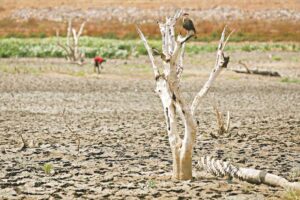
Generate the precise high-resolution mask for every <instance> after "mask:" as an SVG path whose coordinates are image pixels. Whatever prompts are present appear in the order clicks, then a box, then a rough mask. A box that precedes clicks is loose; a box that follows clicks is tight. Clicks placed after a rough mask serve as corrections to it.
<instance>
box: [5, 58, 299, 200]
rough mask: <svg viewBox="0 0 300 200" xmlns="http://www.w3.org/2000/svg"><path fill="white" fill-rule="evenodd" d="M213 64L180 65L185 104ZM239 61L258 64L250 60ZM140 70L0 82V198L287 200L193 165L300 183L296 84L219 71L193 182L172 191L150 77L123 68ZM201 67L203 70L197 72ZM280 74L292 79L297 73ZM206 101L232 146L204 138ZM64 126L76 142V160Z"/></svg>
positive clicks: (212, 123) (210, 129) (212, 126)
mask: <svg viewBox="0 0 300 200" xmlns="http://www.w3.org/2000/svg"><path fill="white" fill-rule="evenodd" d="M260 55H261V57H263V55H262V54H260ZM213 56H214V55H213V54H208V55H204V56H203V57H201V58H199V57H197V59H199V62H197V64H195V63H194V62H195V61H194V60H193V59H191V60H188V61H187V69H186V74H187V75H186V76H185V77H184V83H183V85H182V86H183V88H182V90H183V91H185V92H184V95H185V96H186V98H187V99H188V100H191V98H192V96H193V95H194V94H195V93H196V92H197V90H198V89H199V87H200V86H201V85H202V84H203V82H204V81H205V79H206V77H207V75H208V73H209V70H210V67H209V66H210V65H211V63H212V62H213V59H211V58H213ZM288 56H294V55H293V54H292V55H288ZM240 57H241V58H243V57H244V58H245V59H248V60H253V61H252V63H253V62H255V63H256V64H257V65H259V64H260V63H258V62H257V60H259V59H260V58H261V57H259V56H257V55H252V54H244V55H240ZM265 57H267V56H266V55H265ZM283 57H285V58H286V56H283ZM252 58H253V59H252ZM208 59H210V60H211V61H209V62H208V61H206V60H208ZM265 59H267V58H265ZM63 62H64V61H63V60H53V61H51V62H49V60H39V59H33V60H30V61H28V59H20V60H12V59H9V60H1V63H2V65H8V66H21V65H25V67H26V65H28V66H33V65H36V66H40V67H41V66H42V67H43V66H48V65H53V66H56V67H57V66H60V67H61V68H63V67H64V65H63V64H62V63H63ZM137 62H138V63H144V64H145V65H146V64H147V63H148V62H147V60H146V59H145V58H141V59H138V60H137V59H132V60H128V61H122V60H120V61H118V60H116V61H111V62H110V63H109V64H108V65H111V66H110V68H109V66H106V67H107V68H105V70H104V73H103V74H101V75H99V76H96V75H87V76H84V77H78V76H77V77H76V76H70V75H59V74H56V73H41V74H36V75H32V74H30V73H25V74H24V73H21V74H10V73H1V74H0V150H1V151H0V168H1V169H0V199H5V198H7V199H49V198H50V199H51V198H52V199H59V198H82V199H95V198H99V199H104V198H110V199H124V198H126V199H141V198H146V199H153V198H160V199H280V198H281V197H282V195H284V192H285V191H284V190H283V189H281V188H273V187H267V186H264V185H250V184H247V183H244V182H239V181H236V180H233V181H228V180H226V179H223V178H214V177H211V176H209V175H207V174H205V173H203V172H199V171H198V170H197V168H196V162H197V160H198V159H199V158H200V156H203V155H211V156H214V157H216V158H219V159H223V160H231V161H232V162H233V163H236V164H238V165H239V166H246V167H254V168H257V169H264V170H266V171H267V172H272V173H275V174H278V175H281V176H283V177H285V178H287V179H289V180H291V181H300V177H299V171H300V120H299V119H300V112H299V110H300V93H299V91H300V85H299V84H294V83H283V82H280V80H281V79H280V78H269V77H260V76H249V75H240V74H235V73H233V72H230V71H225V72H223V73H222V75H221V77H219V79H218V81H217V82H216V84H215V85H214V86H213V88H212V89H211V92H210V94H209V95H208V96H207V97H206V98H205V99H204V100H203V104H202V106H201V107H200V110H199V113H198V116H197V118H198V119H199V121H200V125H199V131H198V135H197V144H196V145H195V148H194V159H193V160H194V179H193V180H191V181H184V182H179V181H173V180H171V179H170V172H171V168H172V160H171V153H170V149H169V144H168V139H167V134H166V130H165V122H164V116H163V113H162V110H161V103H160V100H159V98H158V97H157V96H156V94H155V93H154V90H153V89H154V82H153V81H152V80H151V74H150V72H149V71H143V73H142V74H139V71H138V70H141V69H140V68H132V69H131V68H128V65H129V66H131V65H132V66H134V65H136V63H137ZM232 62H233V63H235V61H234V60H232ZM249 62H250V61H249ZM281 62H283V61H281ZM281 62H279V64H278V63H277V66H280V63H281ZM26 63H27V64H26ZM46 63H48V64H47V65H46ZM199 63H200V64H201V65H202V64H203V63H205V64H203V67H201V68H200V69H199V67H197V66H198V64H199ZM265 65H266V64H265ZM285 65H286V63H285ZM117 66H118V67H117ZM233 66H234V64H233ZM272 66H276V65H274V63H273V64H272ZM292 66H293V65H292ZM265 67H268V66H265ZM125 69H126V70H127V73H124V74H125V75H124V76H123V75H122V73H121V72H125V71H124V70H125ZM278 69H281V70H283V71H286V72H287V73H291V74H292V73H294V74H297V73H298V74H299V67H298V65H296V64H294V67H292V68H288V67H287V68H286V69H283V68H282V67H278ZM196 71H197V73H196ZM118 72H119V73H118ZM135 74H136V76H135ZM213 102H216V103H218V104H219V105H220V108H221V110H222V111H224V112H226V111H227V110H230V112H231V113H232V126H231V133H232V137H230V138H224V137H221V138H219V139H213V138H211V136H210V133H214V134H216V132H217V125H216V120H215V115H214V112H213V109H212V103H213ZM63 112H64V113H65V114H64V117H65V120H64V119H63V117H62V113H63ZM68 127H70V128H71V130H72V131H73V132H74V133H75V134H77V135H78V136H79V137H80V149H79V152H78V151H77V145H78V142H77V140H76V139H77V138H76V137H75V136H74V133H72V132H70V130H69V129H68ZM18 134H22V135H23V137H24V139H25V140H26V141H28V142H29V143H31V144H30V148H27V149H26V150H23V151H20V147H21V146H22V142H21V138H20V136H19V135H18ZM33 143H34V144H33ZM46 163H48V164H49V163H50V164H52V166H53V167H52V169H53V170H52V171H51V174H46V173H45V171H44V170H43V166H44V165H45V164H46Z"/></svg>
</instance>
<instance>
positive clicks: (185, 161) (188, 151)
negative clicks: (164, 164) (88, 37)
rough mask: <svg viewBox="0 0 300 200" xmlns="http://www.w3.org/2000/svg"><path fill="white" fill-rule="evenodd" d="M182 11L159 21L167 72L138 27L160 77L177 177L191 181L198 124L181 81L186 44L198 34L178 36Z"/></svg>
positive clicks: (160, 93) (159, 93)
mask: <svg viewBox="0 0 300 200" xmlns="http://www.w3.org/2000/svg"><path fill="white" fill-rule="evenodd" d="M181 14H182V11H181V10H180V11H177V12H176V14H175V15H174V16H173V17H167V18H166V22H165V23H162V22H159V23H158V25H159V29H160V32H161V35H162V53H163V54H164V55H165V57H166V59H164V60H162V68H163V73H160V71H159V69H158V67H157V65H156V64H155V61H154V57H153V53H152V49H151V48H150V46H149V45H148V43H147V40H146V38H145V36H144V35H143V33H142V32H141V30H140V29H139V28H138V27H137V31H138V33H139V35H140V38H141V39H142V41H143V43H144V45H145V48H146V49H147V52H148V55H149V59H150V61H151V64H152V68H153V72H154V76H155V80H156V92H157V93H158V95H159V97H160V99H161V101H162V105H163V109H164V115H165V119H166V124H167V132H168V137H169V142H170V147H171V150H172V156H173V177H174V178H175V179H179V180H188V179H191V178H192V152H193V146H194V143H195V139H196V131H197V125H196V121H195V119H194V116H193V112H192V109H191V106H190V105H189V104H188V103H187V102H186V101H185V99H184V98H183V97H182V95H181V91H180V80H181V75H182V72H183V58H184V50H185V43H186V42H187V41H188V40H189V39H190V38H191V37H193V36H194V33H191V32H190V33H188V34H187V35H186V36H181V35H179V36H177V38H176V36H175V24H176V22H177V20H178V19H179V17H180V16H181ZM224 35H225V30H224V31H223V34H222V38H223V39H221V43H222V44H221V45H219V46H221V47H222V45H224V43H223V42H224ZM219 54H220V55H219ZM218 56H219V57H220V56H221V59H222V58H223V57H222V56H223V49H219V50H218ZM221 59H217V60H219V61H218V64H219V63H221V62H222V60H221ZM223 59H224V58H223ZM227 63H228V59H227V60H226V64H223V63H222V65H223V66H225V65H227ZM221 67H222V66H221ZM217 75H218V74H214V78H213V79H211V80H210V83H211V84H212V82H213V81H214V79H215V77H216V76H217ZM211 84H210V85H211ZM210 85H208V87H209V86H210ZM177 113H179V115H180V117H181V120H182V121H183V124H184V134H183V138H181V137H180V135H179V133H178V130H177V121H176V114H177Z"/></svg>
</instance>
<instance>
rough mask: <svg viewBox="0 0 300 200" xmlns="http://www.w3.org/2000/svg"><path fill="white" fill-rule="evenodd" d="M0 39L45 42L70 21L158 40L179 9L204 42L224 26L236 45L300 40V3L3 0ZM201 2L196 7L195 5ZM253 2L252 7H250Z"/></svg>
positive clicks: (91, 30)
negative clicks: (160, 23)
mask: <svg viewBox="0 0 300 200" xmlns="http://www.w3.org/2000/svg"><path fill="white" fill-rule="evenodd" d="M2 2H3V3H2V4H1V5H0V27H1V29H0V36H18V37H28V36H31V37H44V36H51V35H54V34H55V31H56V29H61V32H64V29H65V22H66V20H67V19H69V18H73V19H74V20H75V22H76V23H79V22H80V21H82V20H86V19H88V20H89V22H88V24H87V27H86V29H85V34H87V35H92V36H102V37H111V38H133V37H136V33H135V28H134V24H135V23H138V24H143V25H142V26H143V28H144V29H146V31H147V32H148V34H149V35H151V36H153V37H155V36H157V35H158V29H157V26H156V21H157V20H159V19H162V18H163V17H164V16H167V15H171V14H173V13H174V11H175V10H176V9H179V8H181V9H184V10H185V11H186V12H189V13H190V15H191V16H192V18H193V19H194V21H195V24H196V26H197V29H198V33H199V37H198V38H199V39H200V40H207V41H210V40H215V39H216V38H217V35H218V32H219V31H220V30H221V29H222V27H223V26H224V25H225V24H228V25H229V26H230V27H231V28H234V29H236V35H235V38H234V39H235V40H237V41H239V40H258V41H259V40H283V41H300V29H299V27H300V1H299V0H285V1H275V0H273V1H266V0H251V1H246V0H223V1H221V0H211V1H206V0H197V1H195V0H181V1H178V0H176V1H175V0H170V1H167V0H161V1H158V0H152V1H146V3H145V1H142V0H135V1H129V0H124V1H121V0H113V1H108V0H90V1H84V0H77V1H71V0H61V1H59V0H51V1H49V0H48V1H45V0H22V1H18V0H2ZM195 2H197V3H195ZM249 2H251V3H249Z"/></svg>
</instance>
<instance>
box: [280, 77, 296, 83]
mask: <svg viewBox="0 0 300 200" xmlns="http://www.w3.org/2000/svg"><path fill="white" fill-rule="evenodd" d="M280 82H282V83H297V84H300V79H298V78H289V77H284V78H282V79H281V80H280Z"/></svg>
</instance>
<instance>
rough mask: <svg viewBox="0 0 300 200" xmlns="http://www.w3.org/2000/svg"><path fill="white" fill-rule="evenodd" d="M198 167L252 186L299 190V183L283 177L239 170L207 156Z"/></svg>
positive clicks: (241, 168)
mask: <svg viewBox="0 0 300 200" xmlns="http://www.w3.org/2000/svg"><path fill="white" fill-rule="evenodd" d="M198 165H199V167H200V168H201V169H204V170H205V171H207V172H209V173H211V174H213V175H215V176H220V177H224V176H229V177H233V178H238V179H240V180H243V181H246V182H249V183H253V184H266V185H270V186H277V187H282V188H287V189H296V190H299V189H300V183H298V182H289V181H288V180H286V179H285V178H283V177H280V176H277V175H275V174H270V173H267V172H265V171H263V170H257V169H252V168H243V167H240V168H239V167H237V166H234V165H233V164H231V163H229V162H223V161H221V160H215V159H213V158H210V157H208V156H207V157H201V159H200V161H199V162H198Z"/></svg>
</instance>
